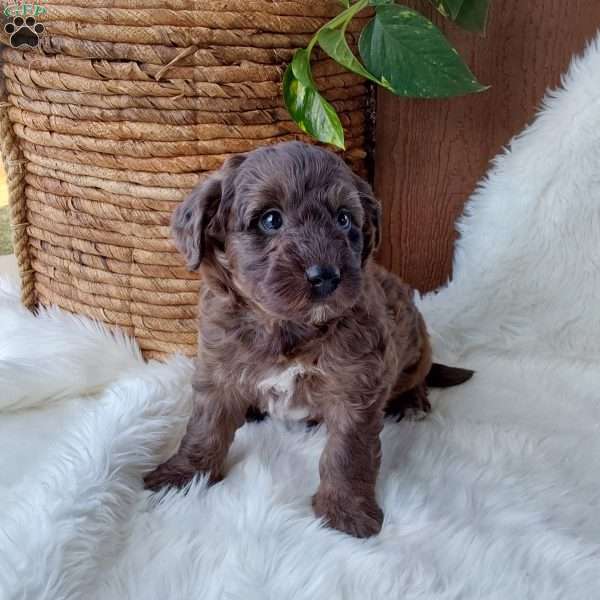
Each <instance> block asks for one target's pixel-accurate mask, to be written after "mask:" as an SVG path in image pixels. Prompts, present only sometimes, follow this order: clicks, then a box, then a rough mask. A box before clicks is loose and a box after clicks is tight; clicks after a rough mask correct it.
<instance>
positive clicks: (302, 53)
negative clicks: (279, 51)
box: [292, 48, 317, 88]
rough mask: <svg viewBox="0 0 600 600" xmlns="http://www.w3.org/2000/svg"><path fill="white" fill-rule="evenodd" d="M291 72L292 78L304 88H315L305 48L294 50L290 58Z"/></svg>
mask: <svg viewBox="0 0 600 600" xmlns="http://www.w3.org/2000/svg"><path fill="white" fill-rule="evenodd" d="M292 70H293V72H294V77H295V78H296V79H297V80H298V81H300V82H301V83H302V84H303V85H304V86H305V87H313V88H316V87H317V85H316V84H315V81H314V79H313V77H312V72H311V70H310V53H309V51H308V50H307V49H306V48H301V49H300V50H296V52H295V54H294V58H292Z"/></svg>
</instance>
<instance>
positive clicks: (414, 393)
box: [385, 383, 431, 421]
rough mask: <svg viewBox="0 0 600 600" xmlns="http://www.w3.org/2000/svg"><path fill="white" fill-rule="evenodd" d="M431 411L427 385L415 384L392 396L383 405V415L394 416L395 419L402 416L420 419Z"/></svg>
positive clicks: (402, 417)
mask: <svg viewBox="0 0 600 600" xmlns="http://www.w3.org/2000/svg"><path fill="white" fill-rule="evenodd" d="M429 412H431V403H430V402H429V399H428V397H427V385H426V384H425V383H420V384H418V385H417V386H415V387H413V388H411V389H410V390H407V391H405V392H401V393H399V394H396V395H395V396H392V398H390V400H389V401H388V403H387V405H386V407H385V416H386V417H394V418H395V419H396V421H401V420H402V419H404V418H407V419H411V420H413V421H420V420H421V419H424V418H425V417H426V416H427V413H429Z"/></svg>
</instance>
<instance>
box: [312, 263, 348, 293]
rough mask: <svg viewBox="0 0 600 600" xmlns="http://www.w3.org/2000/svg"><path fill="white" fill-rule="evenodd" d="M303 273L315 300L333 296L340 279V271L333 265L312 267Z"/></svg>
mask: <svg viewBox="0 0 600 600" xmlns="http://www.w3.org/2000/svg"><path fill="white" fill-rule="evenodd" d="M305 273H306V279H307V280H308V282H309V283H310V286H311V291H312V293H313V296H314V297H316V298H326V297H327V296H330V295H331V294H333V292H335V290H336V288H337V286H338V285H339V283H340V281H341V279H342V277H341V275H340V270H339V269H338V268H337V267H334V266H333V265H312V266H311V267H308V269H306V272H305Z"/></svg>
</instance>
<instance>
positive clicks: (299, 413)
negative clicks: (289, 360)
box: [258, 365, 309, 421]
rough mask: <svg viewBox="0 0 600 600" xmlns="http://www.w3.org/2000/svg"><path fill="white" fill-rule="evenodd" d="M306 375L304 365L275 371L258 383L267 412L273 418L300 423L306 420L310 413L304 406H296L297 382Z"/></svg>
mask: <svg viewBox="0 0 600 600" xmlns="http://www.w3.org/2000/svg"><path fill="white" fill-rule="evenodd" d="M305 373H306V370H305V368H304V367H303V366H302V365H292V366H290V367H287V368H286V369H281V370H278V371H273V372H272V374H270V375H269V376H268V377H265V379H263V380H262V381H259V383H258V390H259V392H260V393H261V394H263V396H264V398H265V399H266V401H267V403H266V407H265V408H266V410H268V411H269V414H270V415H271V416H273V417H276V418H279V419H292V420H295V421H298V420H300V419H306V417H308V415H309V411H308V409H307V408H306V407H304V406H294V405H293V400H294V392H295V390H296V381H297V379H298V377H301V376H302V375H304V374H305Z"/></svg>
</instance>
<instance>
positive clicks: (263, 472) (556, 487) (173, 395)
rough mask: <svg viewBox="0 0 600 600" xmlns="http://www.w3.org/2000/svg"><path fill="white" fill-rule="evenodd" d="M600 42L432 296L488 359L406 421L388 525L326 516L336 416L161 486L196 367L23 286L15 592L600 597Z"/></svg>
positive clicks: (5, 432) (6, 314)
mask: <svg viewBox="0 0 600 600" xmlns="http://www.w3.org/2000/svg"><path fill="white" fill-rule="evenodd" d="M599 74H600V43H595V44H594V45H592V46H591V47H590V48H589V49H588V51H587V53H586V55H585V56H584V57H583V58H581V59H579V60H576V61H575V62H574V64H573V65H572V67H571V70H570V73H569V74H568V76H567V77H566V78H565V82H564V90H561V91H557V92H555V93H553V94H551V95H550V96H549V97H548V98H547V100H546V102H545V107H544V109H543V111H542V113H541V114H540V116H539V117H538V118H537V120H536V122H535V124H534V125H533V126H531V127H530V128H529V129H527V131H526V132H525V133H524V134H523V135H521V136H520V137H519V138H518V139H516V140H515V141H514V142H513V143H512V145H511V148H510V150H509V151H507V152H506V153H505V154H503V155H502V156H501V157H500V158H498V160H497V162H496V163H495V166H494V168H493V169H492V171H491V173H490V175H489V177H488V178H487V179H486V181H485V182H484V183H483V184H482V186H481V187H480V189H479V190H478V191H477V192H476V193H475V194H474V196H473V198H472V199H471V201H470V203H469V205H468V208H467V211H466V216H465V217H464V218H463V220H462V221H461V225H460V229H461V232H462V240H461V242H460V243H459V245H458V248H457V254H456V263H455V275H454V280H453V282H452V283H451V284H450V285H449V286H448V287H447V288H446V289H444V290H442V291H441V292H440V293H439V294H437V295H430V296H427V297H426V298H424V299H423V301H422V307H423V310H424V312H425V315H426V317H427V319H428V321H429V323H430V326H431V329H432V332H433V337H434V343H435V350H436V353H437V355H438V358H439V359H442V360H446V361H450V362H453V363H454V362H457V363H460V364H463V365H467V366H469V367H473V368H475V369H477V375H476V377H475V378H474V379H473V380H472V381H471V382H469V383H468V384H466V385H464V386H461V387H458V388H455V389H452V390H448V391H444V392H434V394H433V400H434V406H435V412H434V413H433V415H432V416H431V417H430V418H428V419H427V420H425V421H422V422H403V423H400V424H392V423H390V424H388V425H387V426H386V428H385V431H384V433H383V449H384V458H383V468H382V470H381V476H380V478H379V484H378V490H377V491H378V496H379V499H380V502H381V504H382V505H383V508H384V510H385V515H386V516H385V523H384V526H383V531H382V533H381V535H379V536H378V537H376V538H372V539H369V540H356V539H353V538H350V537H348V536H345V535H343V534H340V533H337V532H335V531H331V530H328V529H324V528H322V527H321V526H320V524H319V523H318V522H317V520H316V519H315V517H314V516H313V513H312V510H311V506H310V496H311V494H312V493H313V491H314V490H315V489H316V486H317V477H318V475H317V462H318V458H319V454H320V452H321V449H322V447H323V443H324V439H325V433H324V432H323V431H319V430H317V431H313V432H307V431H305V430H304V429H303V427H302V426H301V425H298V424H296V425H293V426H292V425H285V424H281V423H277V422H274V421H267V422H264V423H261V424H252V425H246V426H245V427H243V428H242V429H241V430H240V431H239V432H238V435H237V436H236V439H235V443H234V446H233V448H232V451H231V453H230V456H229V459H228V464H229V473H228V476H227V478H226V479H225V480H224V481H223V482H222V483H220V484H218V485H215V486H214V487H211V488H210V489H208V488H207V487H206V485H205V482H204V481H203V480H198V481H196V482H195V483H194V484H193V485H192V486H191V487H190V489H189V490H188V492H187V494H184V493H175V492H171V493H168V494H166V495H165V496H164V497H162V498H159V497H157V496H152V495H151V494H150V493H148V492H145V491H143V489H142V476H143V475H144V473H146V472H147V471H149V470H150V469H151V468H152V467H153V466H154V465H156V464H157V463H159V462H160V461H161V460H163V459H165V458H166V457H167V456H168V455H169V453H170V452H172V451H173V447H174V443H176V441H177V439H178V436H180V435H181V433H182V431H183V428H184V424H185V419H186V416H187V415H188V414H189V410H190V401H189V394H188V381H189V376H190V371H191V365H190V363H189V362H188V361H185V360H183V359H174V360H173V361H172V362H170V363H169V364H167V365H161V364H156V363H151V364H148V365H145V364H144V363H143V362H142V360H141V359H140V356H139V353H138V351H137V349H136V347H135V345H134V344H133V343H131V342H130V341H128V340H126V339H124V338H117V339H114V338H113V337H111V336H110V335H109V334H107V332H106V331H105V330H104V329H103V328H102V327H100V326H98V325H96V324H94V323H91V322H89V321H86V320H84V319H79V318H76V317H72V316H68V315H66V314H63V313H61V312H59V311H57V310H50V311H48V312H43V313H42V314H41V315H40V316H39V317H37V318H34V317H33V316H32V315H30V314H29V313H27V312H26V311H25V310H23V309H22V308H21V307H19V305H18V304H17V301H16V299H15V294H14V292H11V291H10V289H8V286H7V285H6V283H5V284H4V286H3V291H2V293H1V295H0V411H1V412H0V490H1V491H0V507H1V509H0V597H1V598H2V599H3V600H9V599H13V598H14V599H30V600H43V599H51V600H58V599H62V598H65V599H66V598H69V599H81V600H94V599H98V600H100V599H102V600H105V599H110V600H113V599H115V600H116V599H119V600H120V599H125V598H132V599H136V600H137V599H140V600H151V599H157V600H166V599H186V600H187V599H191V598H194V599H202V600H212V599H217V598H223V599H228V600H232V599H240V600H253V599H255V600H266V599H273V600H291V599H294V600H303V599H307V600H308V599H310V600H320V599H323V600H336V599H351V600H354V599H356V600H368V599H377V600H379V599H390V600H398V599H400V598H403V599H411V598H428V599H436V600H446V599H451V598H452V599H461V600H467V599H502V600H506V599H511V600H512V599H517V600H521V599H525V598H535V599H536V600H537V599H557V600H565V599H573V600H585V599H590V600H592V599H593V600H598V598H600V483H599V482H600V476H599V474H600V75H599Z"/></svg>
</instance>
